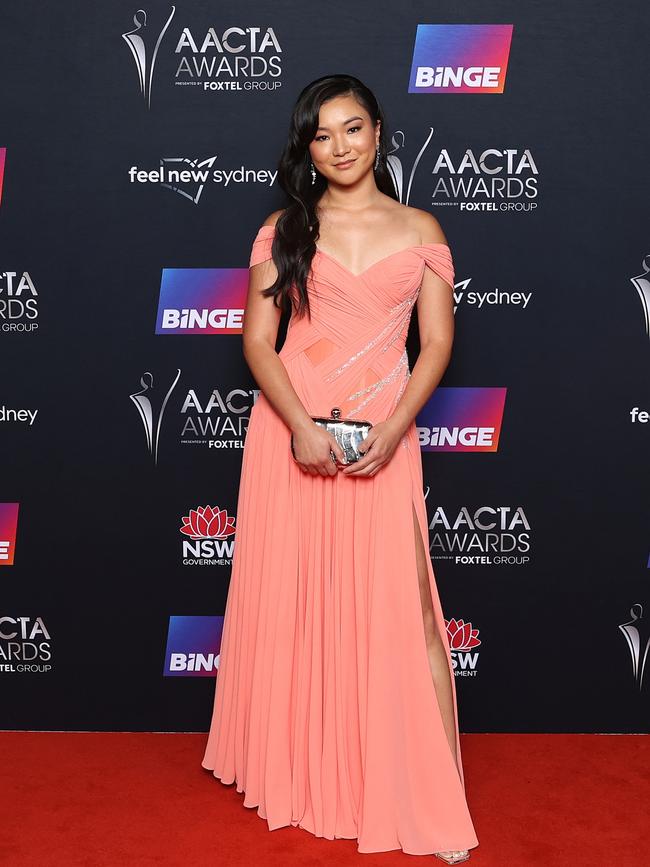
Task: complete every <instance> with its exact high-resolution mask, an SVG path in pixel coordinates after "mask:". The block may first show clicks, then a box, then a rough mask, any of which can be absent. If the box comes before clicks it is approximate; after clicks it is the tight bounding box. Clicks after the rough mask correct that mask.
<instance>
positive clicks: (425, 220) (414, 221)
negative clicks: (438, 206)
mask: <svg viewBox="0 0 650 867" xmlns="http://www.w3.org/2000/svg"><path fill="white" fill-rule="evenodd" d="M404 207H405V208H406V210H407V213H408V218H409V220H410V221H411V225H412V226H413V228H414V229H415V230H416V231H417V232H418V234H419V235H420V241H421V243H422V244H446V243H447V238H446V237H445V233H444V232H443V231H442V226H441V225H440V223H439V222H438V220H437V219H436V218H435V217H434V216H433V214H430V213H429V212H428V211H424V210H422V208H413V207H411V206H410V205H404Z"/></svg>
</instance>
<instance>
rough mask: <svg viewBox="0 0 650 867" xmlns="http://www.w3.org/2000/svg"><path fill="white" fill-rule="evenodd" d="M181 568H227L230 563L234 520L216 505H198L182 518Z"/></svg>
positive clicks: (233, 542) (233, 541)
mask: <svg viewBox="0 0 650 867" xmlns="http://www.w3.org/2000/svg"><path fill="white" fill-rule="evenodd" d="M182 521H183V523H182V525H181V527H180V531H181V533H182V534H183V535H184V536H185V537H186V538H185V539H184V540H183V565H184V566H228V565H230V564H231V562H232V555H233V548H234V544H235V540H234V539H232V538H231V537H232V536H233V535H234V533H235V519H234V517H232V516H231V515H229V514H228V512H227V511H226V510H225V509H220V508H219V507H218V506H198V507H197V508H196V509H191V510H190V513H189V515H186V516H185V517H183V519H182Z"/></svg>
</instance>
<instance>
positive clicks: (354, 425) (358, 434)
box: [291, 406, 372, 464]
mask: <svg viewBox="0 0 650 867" xmlns="http://www.w3.org/2000/svg"><path fill="white" fill-rule="evenodd" d="M312 418H313V420H314V421H315V422H316V424H317V425H320V426H321V427H324V428H325V430H326V431H327V432H328V433H330V434H331V435H332V436H333V437H334V439H335V440H336V442H337V443H338V444H339V446H340V447H341V448H342V449H343V452H344V453H345V463H346V464H352V463H354V462H355V461H358V460H359V459H360V458H362V457H363V455H361V454H359V446H360V445H361V443H362V442H363V441H364V440H365V438H366V437H367V436H368V432H369V431H370V428H371V427H372V424H371V423H370V422H369V421H357V420H356V419H355V420H352V419H347V418H341V410H340V409H339V407H338V406H335V407H334V408H333V409H332V415H331V416H330V417H329V418H327V417H326V416H320V415H317V416H312ZM291 453H292V454H293V457H294V460H295V457H296V453H295V451H294V449H293V434H291ZM330 454H331V455H332V460H334V461H335V460H336V457H335V455H334V452H330Z"/></svg>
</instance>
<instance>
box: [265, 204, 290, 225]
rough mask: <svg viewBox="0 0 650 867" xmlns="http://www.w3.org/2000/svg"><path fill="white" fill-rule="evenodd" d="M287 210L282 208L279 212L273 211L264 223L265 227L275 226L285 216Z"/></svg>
mask: <svg viewBox="0 0 650 867" xmlns="http://www.w3.org/2000/svg"><path fill="white" fill-rule="evenodd" d="M284 211H285V209H284V208H281V209H280V210H279V211H273V213H272V214H269V215H268V217H267V218H266V220H264V222H263V223H262V225H263V226H275V224H276V223H277V222H278V220H279V219H280V217H281V216H282V214H284Z"/></svg>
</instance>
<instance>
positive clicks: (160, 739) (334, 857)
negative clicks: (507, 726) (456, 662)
mask: <svg viewBox="0 0 650 867" xmlns="http://www.w3.org/2000/svg"><path fill="white" fill-rule="evenodd" d="M205 740H206V736H205V735H202V734H138V733H124V734H122V733H110V734H94V733H85V732H84V733H72V734H69V733H59V732H0V756H1V757H2V758H1V759H0V768H1V772H0V773H1V780H0V807H1V808H2V812H1V813H0V822H1V824H0V864H2V865H7V867H26V865H30V867H31V865H34V867H49V865H57V867H59V865H61V867H76V865H83V867H95V865H106V867H125V865H187V867H217V865H219V867H230V865H237V867H239V865H251V864H252V865H255V867H293V865H296V867H297V865H301V867H305V865H308V867H320V865H322V867H333V865H334V867H336V865H338V864H345V865H348V864H359V865H363V867H375V865H381V867H395V865H406V864H416V863H422V864H431V865H433V864H439V865H442V863H443V862H442V861H440V860H438V859H437V858H434V857H433V856H413V855H405V854H404V853H403V852H401V851H395V852H383V853H377V854H359V853H358V852H357V851H356V842H355V841H353V840H334V841H330V840H324V839H319V838H315V837H313V836H312V835H311V834H309V833H308V832H307V831H303V830H302V829H299V828H279V829H277V830H275V831H268V829H267V826H266V822H265V821H264V820H263V819H261V818H260V817H259V816H258V815H257V812H256V810H254V809H247V808H246V807H244V806H242V801H243V795H241V794H238V793H237V792H236V791H235V786H234V784H233V785H231V786H224V785H223V783H221V782H220V781H219V780H217V779H215V778H214V777H213V776H212V774H210V773H209V772H208V771H205V770H203V769H202V768H201V767H200V761H201V757H202V755H203V748H204V744H205ZM462 749H463V762H464V766H465V773H466V778H467V799H468V802H469V806H470V810H471V812H472V818H473V820H474V824H475V827H476V832H477V835H478V838H479V841H480V846H479V847H478V848H477V849H474V850H472V857H471V858H470V861H469V862H467V863H468V867H469V865H470V864H471V865H474V867H479V865H483V867H488V865H489V867H492V865H494V867H496V865H517V867H519V865H522V867H529V865H545V867H553V865H572V867H582V865H584V867H587V865H588V867H601V865H605V864H612V865H618V867H628V865H629V867H632V865H634V867H642V865H643V863H644V860H645V863H648V862H647V860H646V859H647V857H648V856H647V855H644V854H643V853H644V852H645V848H646V839H645V838H646V834H647V830H648V817H649V809H650V808H649V804H650V761H649V759H650V738H648V737H646V736H643V735H463V736H462Z"/></svg>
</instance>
